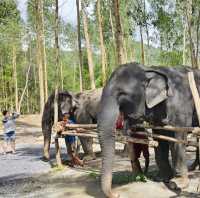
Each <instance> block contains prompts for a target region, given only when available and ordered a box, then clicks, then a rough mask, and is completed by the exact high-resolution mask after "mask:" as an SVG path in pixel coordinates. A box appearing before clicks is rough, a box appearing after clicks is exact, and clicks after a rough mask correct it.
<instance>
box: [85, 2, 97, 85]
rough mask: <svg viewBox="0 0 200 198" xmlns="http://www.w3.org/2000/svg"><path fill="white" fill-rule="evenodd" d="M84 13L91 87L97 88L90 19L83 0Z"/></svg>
mask: <svg viewBox="0 0 200 198" xmlns="http://www.w3.org/2000/svg"><path fill="white" fill-rule="evenodd" d="M82 11H83V12H82V13H83V29H84V34H85V40H86V48H87V57H88V66H89V75H90V83H91V88H92V89H95V87H96V86H95V77H94V63H93V58H92V49H91V44H90V36H89V32H88V19H87V16H86V12H85V7H84V3H83V1H82Z"/></svg>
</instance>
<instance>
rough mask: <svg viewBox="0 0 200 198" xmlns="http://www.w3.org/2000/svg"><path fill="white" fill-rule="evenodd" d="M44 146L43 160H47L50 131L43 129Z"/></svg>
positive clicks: (48, 156) (48, 157)
mask: <svg viewBox="0 0 200 198" xmlns="http://www.w3.org/2000/svg"><path fill="white" fill-rule="evenodd" d="M43 135H44V147H43V160H44V161H49V159H50V154H49V150H50V143H51V133H49V132H46V131H44V132H43Z"/></svg>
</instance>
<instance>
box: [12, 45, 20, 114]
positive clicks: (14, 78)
mask: <svg viewBox="0 0 200 198" xmlns="http://www.w3.org/2000/svg"><path fill="white" fill-rule="evenodd" d="M12 58H13V60H12V63H13V80H14V87H15V110H16V111H18V110H19V101H18V84H17V68H16V47H15V44H14V45H13V57H12Z"/></svg>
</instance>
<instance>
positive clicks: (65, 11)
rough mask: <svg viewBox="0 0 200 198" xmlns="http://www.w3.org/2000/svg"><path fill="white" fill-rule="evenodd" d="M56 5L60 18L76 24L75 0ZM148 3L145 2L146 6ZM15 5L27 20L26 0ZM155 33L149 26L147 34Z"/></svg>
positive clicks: (154, 44) (65, 0)
mask: <svg viewBox="0 0 200 198" xmlns="http://www.w3.org/2000/svg"><path fill="white" fill-rule="evenodd" d="M58 6H59V15H60V16H61V18H62V19H63V20H64V21H65V22H67V23H71V24H72V25H76V24H77V21H76V1H75V0H58ZM148 6H149V5H148V4H147V7H148ZM17 7H18V9H19V10H20V14H21V17H22V19H23V20H24V21H25V22H26V20H27V0H17ZM91 10H92V8H90V9H89V10H88V11H89V12H90V11H91ZM154 33H155V30H154V29H152V28H149V34H150V36H153V34H154ZM143 37H144V42H145V43H147V39H146V36H145V34H144V35H143ZM134 39H135V40H136V41H140V34H139V29H138V28H136V32H135V35H134ZM150 44H151V45H153V46H154V47H158V46H159V43H157V42H155V41H153V42H151V41H150Z"/></svg>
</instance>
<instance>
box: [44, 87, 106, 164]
mask: <svg viewBox="0 0 200 198" xmlns="http://www.w3.org/2000/svg"><path fill="white" fill-rule="evenodd" d="M101 92H102V89H97V90H92V91H86V92H83V93H78V94H72V93H70V92H67V91H63V92H59V93H58V121H61V120H62V119H63V115H64V114H65V113H69V112H72V113H73V114H74V117H75V120H76V123H78V124H89V123H96V120H97V109H98V104H99V101H100V97H101ZM53 123H54V93H52V94H51V95H50V96H49V98H48V101H47V102H46V104H45V107H44V111H43V115H42V132H43V136H44V160H45V161H48V160H49V159H50V155H49V149H50V142H51V133H52V126H53ZM80 141H81V144H82V147H83V150H84V153H85V155H87V159H89V158H90V159H91V158H94V157H95V155H94V153H93V150H92V140H91V138H80Z"/></svg>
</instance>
